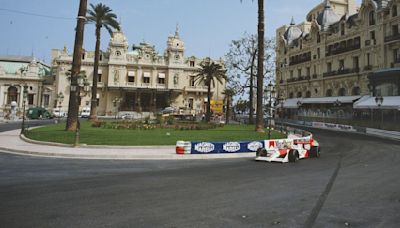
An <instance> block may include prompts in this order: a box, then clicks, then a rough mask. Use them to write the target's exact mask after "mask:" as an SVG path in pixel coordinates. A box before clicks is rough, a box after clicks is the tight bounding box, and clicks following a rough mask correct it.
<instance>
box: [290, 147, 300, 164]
mask: <svg viewBox="0 0 400 228" xmlns="http://www.w3.org/2000/svg"><path fill="white" fill-rule="evenodd" d="M288 160H289V162H296V161H297V160H299V152H297V150H290V151H289V154H288Z"/></svg>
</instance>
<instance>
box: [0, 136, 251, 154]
mask: <svg viewBox="0 0 400 228" xmlns="http://www.w3.org/2000/svg"><path fill="white" fill-rule="evenodd" d="M19 133H20V130H13V131H6V132H1V133H0V150H1V151H4V152H9V153H15V154H24V155H31V156H45V157H58V158H79V159H127V160H134V159H137V160H139V159H142V160H172V159H176V160H179V159H218V158H238V157H248V158H251V157H254V153H237V154H186V155H178V154H176V153H175V146H136V147H133V146H126V147H124V146H81V147H70V146H63V145H56V144H52V143H49V144H48V145H43V144H37V143H33V142H28V141H26V140H23V139H21V137H20V136H19Z"/></svg>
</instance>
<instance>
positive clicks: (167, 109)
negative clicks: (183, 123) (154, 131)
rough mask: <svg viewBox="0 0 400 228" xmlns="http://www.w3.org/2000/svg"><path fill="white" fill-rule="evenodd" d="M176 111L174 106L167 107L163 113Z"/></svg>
mask: <svg viewBox="0 0 400 228" xmlns="http://www.w3.org/2000/svg"><path fill="white" fill-rule="evenodd" d="M174 112H175V108H173V107H166V108H164V109H162V110H161V113H162V114H170V113H174Z"/></svg>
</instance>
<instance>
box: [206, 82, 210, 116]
mask: <svg viewBox="0 0 400 228" xmlns="http://www.w3.org/2000/svg"><path fill="white" fill-rule="evenodd" d="M210 119H211V80H208V81H207V114H206V121H207V123H209V122H210Z"/></svg>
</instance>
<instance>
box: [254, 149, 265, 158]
mask: <svg viewBox="0 0 400 228" xmlns="http://www.w3.org/2000/svg"><path fill="white" fill-rule="evenodd" d="M256 156H257V157H258V156H261V157H266V156H267V150H266V149H265V148H258V149H257V152H256Z"/></svg>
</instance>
